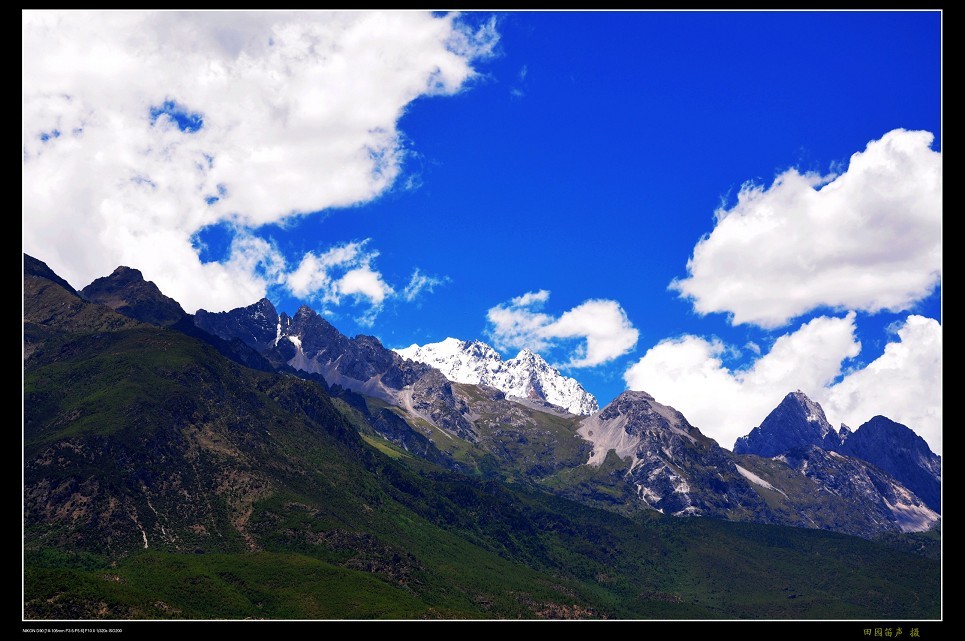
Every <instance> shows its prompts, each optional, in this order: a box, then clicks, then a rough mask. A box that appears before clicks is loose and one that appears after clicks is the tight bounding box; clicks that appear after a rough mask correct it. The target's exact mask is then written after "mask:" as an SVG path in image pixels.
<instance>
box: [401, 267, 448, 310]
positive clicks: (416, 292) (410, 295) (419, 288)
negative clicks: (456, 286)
mask: <svg viewBox="0 0 965 641" xmlns="http://www.w3.org/2000/svg"><path fill="white" fill-rule="evenodd" d="M448 280H449V279H448V278H439V277H437V276H429V275H427V274H423V273H422V271H421V270H420V269H419V268H416V270H415V271H414V272H412V278H410V279H409V284H408V285H406V286H405V289H403V290H402V294H401V295H402V299H403V300H405V301H406V302H409V303H411V302H412V301H414V300H416V299H417V298H418V297H419V296H420V295H421V294H422V292H425V291H427V292H430V293H431V292H432V291H433V290H434V289H435V288H436V287H438V286H439V285H442V284H444V283H446V282H448Z"/></svg>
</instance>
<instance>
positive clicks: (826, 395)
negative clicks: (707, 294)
mask: <svg viewBox="0 0 965 641" xmlns="http://www.w3.org/2000/svg"><path fill="white" fill-rule="evenodd" d="M855 329H856V328H855V314H854V313H853V312H852V313H849V314H848V315H847V316H844V317H841V318H835V317H826V316H822V317H818V318H815V319H813V320H811V321H810V322H808V323H805V324H803V325H801V326H800V327H799V328H798V329H796V330H795V331H793V332H791V333H788V334H785V335H783V336H781V337H780V338H778V339H777V340H776V341H775V342H774V344H773V346H772V347H771V349H770V350H769V351H768V352H767V353H766V354H764V355H763V356H760V357H759V358H757V359H756V360H755V361H753V363H752V364H751V365H750V366H749V367H747V368H744V369H731V368H729V367H727V365H725V363H724V357H725V353H726V351H727V350H728V349H731V348H728V347H727V346H726V345H724V344H723V343H722V342H721V341H719V340H706V339H704V338H701V337H698V336H691V335H686V336H682V337H680V338H674V339H668V340H664V341H661V342H660V343H658V344H657V345H655V346H654V347H652V348H651V349H649V350H648V351H647V353H646V354H645V355H644V356H643V358H641V359H640V360H639V361H637V363H635V364H634V365H633V366H631V367H630V368H629V369H628V370H627V371H626V373H625V374H624V379H625V380H626V383H627V387H628V388H629V389H633V390H644V391H647V392H649V393H650V394H652V395H653V396H654V397H655V398H657V399H658V400H659V401H660V402H662V403H667V404H669V405H672V406H673V407H675V408H677V409H678V410H680V411H681V412H683V414H684V415H685V416H686V417H687V419H688V420H689V421H690V422H691V423H693V424H694V425H696V426H697V427H699V428H700V429H701V431H703V432H704V433H705V434H707V435H708V436H710V437H712V438H714V439H715V440H716V441H717V442H718V443H720V444H721V445H722V446H724V447H727V448H730V447H732V446H733V444H734V441H735V440H736V439H737V437H739V436H743V435H745V434H747V433H748V432H749V431H750V430H751V428H753V427H755V426H757V425H760V423H761V421H762V420H763V419H764V417H765V416H767V414H768V413H770V411H771V410H773V409H774V408H775V407H777V405H778V403H780V401H781V399H782V398H784V396H785V395H786V394H787V393H788V392H792V391H794V390H797V389H800V390H802V391H803V392H804V393H805V394H807V395H808V396H809V397H810V398H812V399H813V400H815V401H817V402H818V403H820V404H821V405H822V407H823V408H824V410H825V414H826V415H827V417H828V420H829V421H831V423H832V424H833V425H835V426H836V427H837V426H838V425H839V424H840V423H841V422H845V423H847V424H849V425H850V426H851V427H852V428H856V427H858V426H859V425H861V424H862V423H864V422H865V421H867V420H868V419H870V418H871V417H872V416H874V415H875V414H883V415H885V416H888V417H889V418H891V419H893V420H896V421H898V422H900V423H904V424H906V425H908V426H909V427H911V428H912V429H915V430H916V431H917V432H918V433H919V434H921V435H922V437H923V438H925V440H927V441H928V442H929V445H930V446H931V447H932V448H933V449H935V450H936V451H939V452H940V451H941V436H940V435H941V327H940V325H939V324H938V322H937V321H934V320H932V319H928V318H923V317H921V316H909V317H908V319H907V321H906V322H905V323H904V324H903V325H902V328H901V329H900V330H899V331H898V336H899V339H900V341H899V342H897V343H890V344H889V345H888V346H887V347H886V348H885V353H884V355H882V356H881V357H880V358H878V359H877V360H875V361H873V362H872V363H871V364H869V365H868V366H866V367H865V368H863V369H858V370H855V371H852V372H846V373H845V374H846V375H845V376H844V377H843V378H842V379H841V380H840V382H838V383H835V381H836V380H837V379H838V378H839V377H840V375H841V374H842V372H843V369H842V368H843V365H844V363H845V361H846V360H847V359H850V358H854V357H856V356H857V355H858V354H859V353H860V351H861V343H860V342H858V340H857V339H856V337H855Z"/></svg>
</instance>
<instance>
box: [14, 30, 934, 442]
mask: <svg viewBox="0 0 965 641" xmlns="http://www.w3.org/2000/svg"><path fill="white" fill-rule="evenodd" d="M119 20H120V21H121V22H122V24H119V23H118V22H117V21H119ZM135 27H136V29H137V31H138V32H139V33H143V34H147V35H146V36H145V39H146V41H147V42H149V43H152V46H153V45H156V46H155V47H154V49H153V50H152V46H147V47H145V46H144V45H143V42H142V43H140V44H139V45H137V46H135V45H134V44H132V41H130V40H129V39H126V38H124V37H119V36H107V35H105V34H108V33H117V32H123V31H124V28H127V29H133V28H135ZM51 33H55V34H57V36H56V37H54V38H51V37H50V34H51ZM40 34H45V37H44V38H41V36H40ZM92 36H97V37H99V40H97V41H98V42H101V43H102V44H100V45H99V46H92V45H85V44H83V43H85V42H90V41H91V37H92ZM24 42H25V45H24V178H23V184H24V201H25V205H24V249H25V251H28V252H29V253H32V254H34V255H36V256H37V257H38V258H41V259H42V260H46V261H47V262H48V263H49V264H50V265H51V267H53V268H54V269H55V270H56V271H58V273H61V274H62V275H64V276H65V277H66V278H67V279H68V280H69V281H70V282H71V283H72V284H73V285H75V286H77V287H82V286H83V285H85V284H87V282H89V281H90V280H92V279H93V278H94V277H96V276H99V275H103V274H106V273H109V272H110V271H111V270H112V269H113V266H116V264H119V263H121V262H124V263H127V264H132V263H133V264H132V265H131V266H135V267H139V268H140V269H142V271H144V273H145V276H146V277H148V278H150V279H152V280H154V281H156V282H157V283H158V284H159V285H160V286H161V287H162V290H164V291H165V292H166V293H169V294H170V295H172V296H175V297H176V298H178V299H179V300H180V301H181V302H182V303H183V304H184V305H185V307H186V308H187V309H188V310H189V311H194V310H195V309H196V308H197V307H199V306H200V307H205V308H206V309H209V310H214V309H223V308H228V307H234V306H238V305H242V304H248V303H250V302H254V300H256V299H257V298H258V297H260V296H261V295H264V294H267V295H268V297H269V298H270V299H271V300H272V301H273V302H274V303H275V304H276V306H277V307H279V309H280V310H284V311H287V312H289V313H293V312H294V311H295V309H297V307H298V306H299V305H300V304H303V303H307V304H309V305H311V306H312V307H314V308H316V309H318V310H319V311H320V312H323V313H324V314H325V315H326V316H327V317H329V318H330V320H331V321H332V322H333V323H334V324H335V325H336V326H337V327H338V328H339V329H341V330H342V331H343V332H344V333H346V334H350V335H354V334H356V333H360V332H361V333H368V334H374V335H375V336H378V337H379V338H380V339H381V340H382V341H383V343H385V344H386V345H387V346H389V347H403V346H407V345H410V344H412V343H419V344H424V343H427V342H436V341H439V340H442V339H444V338H446V337H447V336H454V337H457V338H463V339H473V338H478V339H481V340H484V341H487V342H489V343H491V344H494V345H495V346H496V347H497V348H499V349H501V350H502V351H503V353H504V355H506V356H513V355H515V352H516V351H517V350H518V348H519V347H522V346H524V345H525V346H532V347H536V348H538V351H540V353H541V354H542V355H543V356H544V357H546V358H547V360H549V361H550V362H552V363H555V364H557V365H559V366H561V368H562V369H563V371H564V373H566V374H567V375H570V376H574V377H575V378H577V379H578V380H580V381H581V382H582V383H583V384H584V386H585V387H586V388H587V389H588V390H589V391H590V392H592V393H594V394H595V395H596V396H597V397H598V399H599V401H600V402H601V405H602V404H605V403H607V402H609V401H610V400H611V399H612V398H613V397H614V396H616V395H617V394H619V393H620V392H621V391H623V390H624V389H626V388H627V387H628V386H630V387H633V388H634V389H646V390H647V391H649V392H651V393H653V394H654V395H655V397H656V398H657V400H660V401H662V402H665V403H668V404H670V405H673V406H675V407H677V408H678V409H680V410H681V411H683V412H684V414H685V415H686V416H687V417H688V418H689V419H690V420H691V422H693V423H694V424H695V425H697V426H698V427H700V428H701V429H702V430H703V431H704V432H705V433H708V434H710V435H711V436H714V437H715V438H717V439H718V441H720V442H721V444H722V445H724V446H727V447H730V446H731V445H732V443H733V438H734V437H735V436H736V435H739V434H743V433H746V432H747V431H748V430H749V429H750V428H751V427H753V426H754V425H756V424H758V423H759V422H760V420H761V419H763V417H764V415H765V414H766V412H767V411H768V410H769V409H770V408H773V407H774V406H775V405H776V404H777V402H779V401H780V398H781V397H782V396H783V395H784V394H785V393H787V392H790V391H793V389H797V388H801V389H803V390H804V391H805V392H807V393H808V394H809V395H811V396H812V397H814V398H815V399H816V400H818V401H819V402H821V403H822V405H824V406H825V409H826V411H827V412H828V418H829V419H831V420H832V422H833V423H835V424H837V423H839V422H842V421H844V422H848V424H849V425H851V427H852V428H854V427H857V426H858V425H859V424H860V423H861V422H863V421H865V420H867V419H868V418H870V417H871V416H872V415H873V414H876V413H882V414H886V415H888V416H890V417H892V418H895V419H896V420H899V421H902V422H905V423H906V424H908V425H909V426H911V427H913V428H914V429H916V430H918V431H919V433H921V434H923V436H925V438H926V439H927V440H928V441H929V443H930V445H931V446H932V448H933V449H935V450H936V451H940V450H941V328H940V324H939V323H940V320H941V316H940V288H939V286H938V284H937V283H938V279H939V278H940V264H941V233H940V220H941V157H940V152H941V145H940V140H941V134H942V132H941V115H942V113H941V51H942V50H941V14H940V13H938V12H881V13H877V12H815V13H806V12H781V13H764V12H710V13H708V12H683V13H676V12H629V13H584V12H573V13H553V12H545V13H526V12H520V13H498V14H490V13H469V14H464V15H462V16H459V17H454V16H437V17H432V16H428V15H426V16H422V15H419V14H415V13H414V12H407V13H405V14H373V13H366V14H361V15H360V16H359V15H355V14H336V15H334V16H329V15H315V14H298V15H296V16H295V17H294V18H292V17H289V16H287V15H285V14H233V13H215V14H192V13H188V14H174V13H167V14H160V15H156V14H134V15H127V16H120V17H118V16H114V15H108V14H103V13H96V12H80V13H75V14H67V15H66V16H64V15H59V14H53V15H52V14H49V13H39V12H37V13H29V12H28V14H25V22H24ZM41 43H42V47H43V50H41ZM185 43H190V44H185ZM306 43H309V44H306ZM34 45H36V47H37V51H36V52H34V51H33V50H32V49H31V47H32V46H34ZM145 51H146V52H147V53H145ZM152 51H154V53H151V52H152ZM174 51H177V52H178V53H171V52H174ZM373 51H375V52H376V53H377V54H378V55H373ZM159 52H160V53H159ZM319 52H322V53H319ZM326 52H327V53H326ZM28 54H30V55H28ZM33 54H36V55H33ZM162 54H163V55H162ZM28 58H29V59H28ZM148 72H150V73H148ZM286 74H287V75H286ZM144 76H150V78H151V80H150V81H149V80H144V79H143V77H144ZM226 79H227V80H226ZM228 80H230V82H229V81H228ZM896 130H897V131H896ZM55 132H56V133H55ZM915 132H930V134H931V136H932V137H931V138H929V136H928V135H927V134H922V133H915ZM875 141H881V142H880V144H871V143H874V142H875ZM118 149H120V150H122V152H125V153H114V152H115V151H116V150H118ZM859 153H860V154H861V158H863V159H864V160H863V162H862V161H861V160H860V159H859V161H858V162H854V161H853V160H852V155H853V154H859ZM91 158H93V159H94V160H91ZM103 177H107V178H111V179H112V180H113V182H112V180H103V181H102V182H104V183H106V186H105V185H102V184H98V185H97V186H96V187H91V183H92V179H93V180H96V179H98V178H103ZM189 177H190V179H189ZM778 177H781V180H779V181H778V182H777V183H775V180H776V179H777V178H778ZM112 185H115V186H116V185H122V187H121V188H118V189H114V188H112ZM742 190H743V191H742ZM832 192H833V193H832ZM739 195H742V196H739ZM293 212H298V213H297V215H292V213H293ZM717 212H720V213H717ZM716 216H719V218H718V217H716ZM724 223H726V224H724ZM78 229H80V230H82V231H80V232H78V231H77V230H78ZM68 230H70V231H68ZM735 230H737V231H735ZM741 230H743V231H741ZM865 234H867V239H866V240H865V239H864V237H865ZM702 238H706V239H707V240H706V242H705V243H704V251H703V254H702V256H701V258H700V261H699V263H698V262H697V261H696V259H695V264H694V268H695V269H696V271H695V272H693V274H692V273H690V272H688V260H689V259H690V258H691V257H692V256H694V252H695V248H696V247H697V246H698V243H699V242H700V241H701V239H702ZM747 239H756V240H754V242H750V243H749V244H746V245H742V244H741V243H744V242H745V241H746V240H747ZM872 250H873V251H872ZM694 274H698V275H694ZM673 282H677V283H678V285H677V287H676V289H674V288H671V287H670V286H671V283H673ZM545 292H548V293H545ZM528 293H529V294H532V295H531V296H530V297H528V298H527V299H526V300H521V299H520V297H523V296H525V295H526V294H528ZM685 294H686V295H685ZM513 299H517V302H516V303H513V302H512V301H513ZM792 299H793V300H794V302H793V303H792V302H791V300H792ZM522 303H527V304H522ZM493 310H496V312H494V311H493ZM852 310H853V311H854V313H853V314H852V313H849V312H851V311H852ZM859 344H860V345H859ZM889 345H891V346H892V347H891V348H890V349H887V350H886V348H887V346H889Z"/></svg>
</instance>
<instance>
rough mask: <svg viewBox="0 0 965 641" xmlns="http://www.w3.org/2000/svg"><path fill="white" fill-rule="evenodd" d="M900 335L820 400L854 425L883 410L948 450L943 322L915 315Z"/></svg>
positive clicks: (832, 413) (938, 449) (829, 411)
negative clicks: (944, 423) (944, 421)
mask: <svg viewBox="0 0 965 641" xmlns="http://www.w3.org/2000/svg"><path fill="white" fill-rule="evenodd" d="M897 337H898V340H897V341H895V342H891V343H889V344H888V345H886V346H885V351H884V353H883V354H882V355H881V356H879V357H878V358H877V359H875V360H874V361H872V362H871V363H869V364H868V366H867V367H864V368H863V369H860V370H857V371H855V372H852V373H850V374H848V375H847V376H846V377H844V379H843V380H842V381H841V382H840V383H838V384H837V385H835V386H833V387H831V388H830V389H827V390H824V393H823V394H822V395H820V396H819V398H817V399H816V400H818V401H819V402H820V403H821V405H822V406H823V407H824V409H825V411H826V412H827V414H828V416H834V417H836V420H838V421H841V422H844V423H847V424H848V425H850V426H851V428H852V429H854V428H856V427H858V426H859V425H861V424H862V423H864V422H865V421H867V420H868V419H870V418H871V417H872V416H875V415H877V414H881V415H884V416H887V417H888V418H890V419H892V420H895V421H898V422H899V423H903V424H905V425H907V426H908V427H910V428H912V429H914V430H915V431H916V432H918V433H919V434H920V435H921V437H922V438H924V439H925V440H926V441H928V444H929V446H931V448H932V449H933V450H934V451H935V452H937V453H939V454H940V453H941V451H942V327H941V324H940V323H939V322H938V321H936V320H935V319H932V318H925V317H924V316H914V315H913V316H909V317H908V318H907V320H906V321H905V322H904V323H903V324H902V325H901V326H900V327H898V328H897Z"/></svg>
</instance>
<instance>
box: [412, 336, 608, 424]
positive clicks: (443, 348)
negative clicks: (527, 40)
mask: <svg viewBox="0 0 965 641" xmlns="http://www.w3.org/2000/svg"><path fill="white" fill-rule="evenodd" d="M395 351H396V352H397V353H398V354H399V355H400V356H402V357H403V358H408V359H409V360H413V361H416V362H417V363H425V364H426V365H429V366H431V367H434V368H436V369H438V370H439V371H440V372H442V373H443V375H445V377H446V378H448V379H449V380H450V381H454V382H456V383H469V384H471V385H489V386H490V387H495V388H496V389H498V390H500V391H502V392H505V393H506V395H507V396H515V397H517V398H529V399H535V400H542V401H546V402H547V403H551V404H553V405H556V406H558V407H562V408H563V409H565V410H566V411H568V412H570V413H571V414H581V415H586V414H592V413H593V412H595V411H596V410H597V409H599V405H597V402H596V398H594V396H593V395H592V394H590V393H589V392H587V391H586V390H585V389H583V386H582V385H580V384H579V383H578V382H577V381H576V379H573V378H569V377H567V376H563V375H562V374H561V373H560V372H559V370H557V369H556V368H554V367H552V366H551V365H550V364H549V363H547V362H546V361H545V360H543V358H542V357H541V356H540V355H539V354H536V353H534V352H532V351H530V350H528V349H524V350H522V351H521V352H520V353H519V354H518V355H517V356H516V358H511V359H509V360H505V361H504V360H503V359H502V357H501V356H500V355H499V353H498V352H497V351H496V350H495V349H493V348H492V347H490V346H489V345H487V344H486V343H483V342H480V341H461V340H458V339H455V338H447V339H445V340H444V341H441V342H439V343H429V344H427V345H422V346H421V347H420V346H419V345H411V346H409V347H406V348H404V349H397V350H395Z"/></svg>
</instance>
